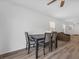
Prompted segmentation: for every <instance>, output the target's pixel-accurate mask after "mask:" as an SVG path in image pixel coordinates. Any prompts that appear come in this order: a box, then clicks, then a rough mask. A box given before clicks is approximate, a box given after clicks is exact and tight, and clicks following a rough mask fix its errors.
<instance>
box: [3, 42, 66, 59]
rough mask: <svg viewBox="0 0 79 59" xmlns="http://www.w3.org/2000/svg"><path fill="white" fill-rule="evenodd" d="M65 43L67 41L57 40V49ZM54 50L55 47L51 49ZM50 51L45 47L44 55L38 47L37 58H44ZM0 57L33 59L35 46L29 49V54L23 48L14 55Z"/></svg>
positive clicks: (6, 58) (5, 58)
mask: <svg viewBox="0 0 79 59" xmlns="http://www.w3.org/2000/svg"><path fill="white" fill-rule="evenodd" d="M65 44H67V42H62V41H58V49H59V48H60V47H62V46H64V45H65ZM54 50H55V49H53V51H54ZM53 51H52V52H53ZM52 52H49V48H48V47H46V55H45V56H44V55H43V49H42V48H41V47H40V48H39V59H44V58H45V57H46V56H48V55H49V54H50V53H52ZM2 59H35V48H32V49H31V53H30V54H27V50H24V51H21V52H18V53H16V54H14V55H10V56H7V57H4V58H2Z"/></svg>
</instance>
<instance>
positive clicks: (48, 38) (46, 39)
mask: <svg viewBox="0 0 79 59" xmlns="http://www.w3.org/2000/svg"><path fill="white" fill-rule="evenodd" d="M50 40H51V33H45V42H49V41H50Z"/></svg>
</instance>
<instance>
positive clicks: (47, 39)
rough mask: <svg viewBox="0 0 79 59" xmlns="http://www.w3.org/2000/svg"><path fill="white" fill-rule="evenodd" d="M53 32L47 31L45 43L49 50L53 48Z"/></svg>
mask: <svg viewBox="0 0 79 59" xmlns="http://www.w3.org/2000/svg"><path fill="white" fill-rule="evenodd" d="M50 42H51V33H48V32H45V45H46V46H48V47H49V51H50V48H51V43H50Z"/></svg>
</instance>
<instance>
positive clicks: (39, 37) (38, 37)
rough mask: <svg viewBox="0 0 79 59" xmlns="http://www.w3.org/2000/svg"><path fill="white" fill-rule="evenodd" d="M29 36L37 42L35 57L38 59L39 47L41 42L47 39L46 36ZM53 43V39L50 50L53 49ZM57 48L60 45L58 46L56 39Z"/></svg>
mask: <svg viewBox="0 0 79 59" xmlns="http://www.w3.org/2000/svg"><path fill="white" fill-rule="evenodd" d="M29 36H31V37H32V38H33V39H35V41H36V55H35V57H36V59H38V48H39V46H38V45H39V41H41V40H43V39H45V35H44V34H31V35H29ZM51 41H52V39H51V40H50V41H49V43H50V47H49V48H50V49H52V43H51ZM55 47H56V48H57V47H58V45H57V39H56V44H55ZM51 51H52V50H51Z"/></svg>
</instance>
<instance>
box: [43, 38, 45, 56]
mask: <svg viewBox="0 0 79 59" xmlns="http://www.w3.org/2000/svg"><path fill="white" fill-rule="evenodd" d="M43 53H44V55H45V39H44V47H43Z"/></svg>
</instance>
